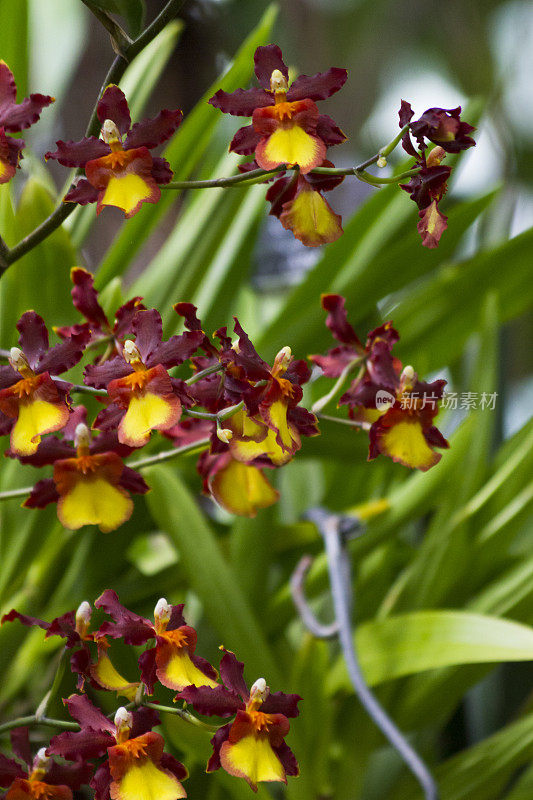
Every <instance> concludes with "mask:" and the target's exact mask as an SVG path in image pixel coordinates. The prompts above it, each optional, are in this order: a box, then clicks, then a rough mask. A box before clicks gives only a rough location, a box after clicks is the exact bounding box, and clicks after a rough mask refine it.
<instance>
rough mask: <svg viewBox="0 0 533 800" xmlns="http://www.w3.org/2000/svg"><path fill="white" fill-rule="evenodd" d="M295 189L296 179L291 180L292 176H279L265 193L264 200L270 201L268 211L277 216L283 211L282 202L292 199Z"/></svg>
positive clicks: (296, 188)
mask: <svg viewBox="0 0 533 800" xmlns="http://www.w3.org/2000/svg"><path fill="white" fill-rule="evenodd" d="M297 191H298V181H293V180H292V178H287V177H285V178H280V179H279V180H277V181H276V182H275V183H273V184H272V186H271V187H270V188H269V190H268V191H267V193H266V195H265V200H268V202H269V203H272V206H271V208H270V212H269V213H270V214H272V216H274V217H279V216H280V214H282V213H283V205H284V203H288V202H290V201H291V200H294V198H295V196H296V193H297Z"/></svg>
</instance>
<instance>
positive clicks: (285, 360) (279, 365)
mask: <svg viewBox="0 0 533 800" xmlns="http://www.w3.org/2000/svg"><path fill="white" fill-rule="evenodd" d="M291 361H292V350H291V348H290V347H289V346H288V345H286V346H285V347H282V348H281V350H280V351H279V353H278V354H277V356H276V358H275V359H274V366H273V367H272V374H273V375H279V374H280V373H281V374H283V373H284V372H286V371H287V369H288V366H289V364H290V363H291Z"/></svg>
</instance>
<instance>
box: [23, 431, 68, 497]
mask: <svg viewBox="0 0 533 800" xmlns="http://www.w3.org/2000/svg"><path fill="white" fill-rule="evenodd" d="M67 424H68V423H67ZM7 455H8V456H9V457H10V458H18V460H19V461H20V462H21V464H31V465H32V467H45V466H47V465H48V464H53V463H54V461H57V460H58V459H59V458H72V456H75V455H76V452H75V450H74V448H73V447H72V445H70V444H69V443H68V442H66V441H65V440H64V439H58V438H57V436H46V437H45V438H44V439H43V440H42V442H41V443H40V444H39V447H38V448H37V452H36V453H33V455H31V456H18V455H15V454H14V453H12V452H11V451H8V453H7ZM35 488H36V487H35Z"/></svg>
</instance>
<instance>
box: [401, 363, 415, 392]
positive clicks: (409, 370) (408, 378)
mask: <svg viewBox="0 0 533 800" xmlns="http://www.w3.org/2000/svg"><path fill="white" fill-rule="evenodd" d="M415 378H416V372H415V371H414V369H413V367H412V366H411V365H410V364H409V365H408V366H407V367H404V368H403V370H402V374H401V375H400V382H401V383H402V384H403V385H404V386H405V387H407V386H409V387H412V385H413V383H414V381H415Z"/></svg>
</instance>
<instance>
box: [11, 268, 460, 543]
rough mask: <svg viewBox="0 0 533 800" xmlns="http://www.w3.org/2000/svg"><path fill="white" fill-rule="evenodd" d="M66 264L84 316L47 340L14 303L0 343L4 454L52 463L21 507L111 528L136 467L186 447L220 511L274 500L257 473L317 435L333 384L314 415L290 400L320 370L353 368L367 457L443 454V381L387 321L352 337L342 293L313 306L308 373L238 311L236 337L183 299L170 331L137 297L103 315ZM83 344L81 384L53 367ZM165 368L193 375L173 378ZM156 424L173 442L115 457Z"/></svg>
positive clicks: (343, 401) (138, 479)
mask: <svg viewBox="0 0 533 800" xmlns="http://www.w3.org/2000/svg"><path fill="white" fill-rule="evenodd" d="M71 274H72V280H73V284H74V285H73V289H72V297H73V302H74V306H75V308H76V309H77V310H78V311H79V312H80V313H81V314H82V315H83V316H84V317H85V320H86V321H85V322H83V323H81V324H76V325H72V326H69V327H57V328H55V331H56V333H57V334H58V336H59V337H60V339H61V341H60V342H59V343H58V344H56V345H55V346H53V347H50V346H49V338H48V331H47V328H46V326H45V323H44V321H43V319H42V318H41V317H40V316H39V315H38V314H36V313H35V312H34V311H27V312H25V313H24V314H23V315H22V317H21V318H20V320H19V321H18V323H17V328H18V331H19V334H20V335H19V340H18V343H19V346H18V347H12V348H11V350H10V351H6V352H7V360H8V362H9V363H8V364H6V365H5V366H0V434H2V435H9V437H10V440H9V443H10V446H9V449H8V450H7V451H6V455H7V456H8V457H10V458H16V459H18V460H19V461H20V462H22V463H23V464H30V465H32V466H34V467H39V468H41V467H45V466H50V465H52V466H53V474H52V476H51V477H45V478H43V479H41V480H39V481H38V482H37V483H36V484H35V486H34V487H33V488H32V489H31V490H30V489H28V490H27V491H28V493H29V496H28V497H27V499H26V500H25V502H24V506H25V507H26V508H43V507H44V506H46V505H48V504H49V503H57V514H58V517H59V520H60V521H61V523H62V524H63V525H64V527H66V528H70V529H73V530H76V529H78V528H80V527H82V526H83V525H98V526H99V527H100V529H101V530H102V531H104V532H108V531H111V530H114V529H115V528H117V527H118V526H119V525H121V524H122V523H123V522H125V521H126V520H127V519H129V517H130V516H131V514H132V511H133V502H132V500H131V497H130V494H131V493H133V494H144V493H145V492H147V491H148V489H149V486H148V485H147V483H146V482H145V480H144V479H143V477H142V476H141V475H140V473H139V472H138V471H137V469H135V468H133V467H137V468H141V467H142V466H146V465H149V464H150V463H153V462H154V461H157V460H161V458H162V457H163V458H166V457H168V458H171V457H173V456H177V455H180V454H182V453H184V452H189V451H200V453H201V454H200V457H199V460H198V471H199V473H200V475H201V476H202V478H203V481H204V490H205V492H206V493H207V494H208V495H210V496H211V497H212V498H213V499H214V500H215V501H216V502H217V503H218V504H219V505H220V506H222V507H223V508H225V509H226V510H227V511H229V512H231V513H234V514H240V515H244V516H254V515H255V514H256V513H257V511H258V509H261V508H265V507H267V506H269V505H271V504H272V503H275V502H276V500H277V499H278V492H277V491H276V490H275V489H274V487H273V486H272V485H271V483H270V482H269V480H268V478H267V477H266V474H267V473H268V470H272V469H276V468H279V467H282V466H283V465H284V464H286V463H288V462H289V461H290V460H291V459H292V457H293V456H294V454H295V453H296V452H297V451H298V450H299V449H300V447H301V444H302V436H316V435H318V434H319V429H318V419H317V416H316V414H315V413H313V411H315V412H317V414H318V415H319V416H320V413H319V412H320V410H321V409H322V408H323V407H324V405H325V402H324V400H329V399H330V397H331V392H330V393H328V395H326V396H325V398H322V399H321V400H319V401H317V402H316V403H315V404H314V406H313V408H312V410H311V411H309V410H307V409H306V408H305V407H304V406H302V405H301V402H302V397H303V386H304V385H305V384H306V383H307V382H308V381H309V380H310V379H311V377H318V374H319V373H320V372H322V373H323V375H324V376H326V377H327V378H336V379H337V383H336V384H335V386H336V387H338V386H341V385H342V384H343V383H344V381H345V380H346V379H347V378H348V377H349V376H351V374H352V372H354V371H356V370H357V374H356V375H355V377H354V378H353V381H352V383H351V386H350V387H349V389H348V391H347V392H346V393H345V394H343V395H342V396H341V398H340V401H339V403H340V405H347V406H348V414H349V420H350V422H351V424H352V425H353V426H354V427H356V428H361V429H363V430H367V431H368V433H369V437H370V450H369V458H375V457H376V456H377V455H379V454H380V453H382V454H384V455H387V456H389V457H391V458H392V459H393V460H394V461H398V462H400V463H402V464H404V465H406V466H408V467H413V468H418V469H421V470H427V469H429V468H430V467H432V466H433V465H434V464H436V463H437V461H438V460H439V459H440V457H441V456H440V454H439V453H437V452H436V451H435V449H434V448H435V447H439V448H444V447H448V443H447V442H446V440H445V439H444V438H443V436H442V435H441V433H440V432H439V431H438V430H437V428H436V427H435V426H434V425H433V420H434V417H435V416H436V414H437V413H438V410H439V401H440V400H441V398H442V393H443V389H444V385H445V381H443V380H437V381H434V382H433V383H429V384H428V383H422V382H420V381H418V378H417V376H416V374H415V372H414V370H413V368H412V367H410V366H406V367H405V368H403V369H402V365H401V363H400V362H399V360H398V359H397V358H396V357H394V356H393V354H392V349H393V346H394V344H395V343H396V342H397V340H398V338H399V337H398V333H397V332H396V331H395V330H394V328H393V327H392V324H391V323H390V322H387V323H385V324H384V325H381V326H380V327H378V328H376V330H374V331H371V332H370V333H369V335H368V338H367V342H366V345H363V344H362V343H361V342H360V340H359V339H358V337H357V335H356V333H355V331H354V330H353V328H352V326H351V325H350V324H349V322H348V320H347V316H346V310H345V308H344V299H343V298H342V297H340V296H339V295H324V296H323V298H322V304H323V307H324V309H325V310H326V311H327V312H328V316H327V319H326V324H327V325H328V327H329V328H330V330H331V332H332V333H333V335H334V337H335V338H336V339H337V340H338V341H339V342H340V344H339V345H338V346H337V347H334V348H333V349H332V350H330V351H329V352H328V353H327V354H326V355H313V356H310V360H311V362H312V363H313V364H314V365H316V367H315V372H316V373H317V375H313V374H312V371H311V368H310V366H309V365H308V364H307V363H306V361H304V360H302V359H296V360H295V359H293V357H292V354H291V350H290V348H289V347H284V348H282V349H281V351H280V352H279V353H278V355H277V356H276V358H275V359H274V363H273V365H272V366H270V365H269V364H267V363H266V362H265V361H264V360H263V359H262V358H261V357H260V356H259V355H258V353H257V352H256V350H255V348H254V346H253V344H252V342H251V341H250V339H249V337H248V336H247V334H246V333H245V332H244V330H243V329H242V327H241V325H240V323H239V322H238V321H237V320H236V321H235V327H234V331H235V333H236V338H235V339H234V340H232V338H231V337H230V336H228V334H227V330H226V328H220V329H219V330H217V331H216V332H215V334H214V338H212V337H208V336H207V335H206V334H205V333H204V331H203V330H202V326H201V322H200V320H199V319H198V317H197V316H196V308H195V307H194V306H193V305H192V304H190V303H177V304H176V305H175V306H174V310H175V311H176V313H177V314H178V315H179V316H180V317H181V318H182V320H183V322H184V326H185V328H186V330H185V331H184V332H183V333H182V334H180V335H174V336H171V337H170V338H169V339H167V340H163V338H162V321H161V316H160V314H159V312H158V311H157V310H155V309H147V308H145V307H144V306H143V304H142V302H141V298H140V297H134V298H133V299H131V300H129V301H128V302H127V303H125V304H124V305H122V306H121V307H120V308H119V309H118V310H117V311H116V314H115V318H114V320H113V321H112V322H110V321H109V320H108V318H107V316H106V315H105V313H104V311H103V309H102V307H101V305H100V303H99V300H98V293H97V291H96V290H95V288H94V284H93V276H92V275H91V274H90V273H89V272H87V271H86V270H84V269H82V268H80V267H76V268H74V269H73V270H72V273H71ZM84 353H86V354H87V355H88V356H89V357H90V358H91V357H92V360H91V362H90V363H87V365H86V366H85V370H84V376H83V379H84V384H72V383H69V382H68V381H65V380H63V379H62V378H61V377H59V376H60V375H61V374H62V373H64V372H66V371H67V370H69V369H70V368H72V367H74V366H75V365H76V364H78V362H80V360H81V359H82V356H83V355H84ZM95 353H96V354H97V355H96V356H95ZM175 367H181V370H182V374H184V375H186V373H183V370H186V369H187V367H188V368H189V369H190V370H192V374H191V375H190V376H189V377H174V376H171V375H170V373H169V370H170V371H172V370H173V369H174V368H175ZM81 392H88V393H90V394H91V395H92V396H94V397H95V398H96V400H97V401H98V403H99V404H101V406H102V408H101V410H100V411H99V413H97V415H96V417H95V419H94V420H93V421H92V425H91V426H90V427H89V424H88V419H87V410H86V408H85V407H84V406H81V405H74V404H73V401H72V395H74V394H75V393H81ZM153 432H160V434H162V436H163V437H164V439H163V440H162V441H166V443H167V445H170V443H172V447H170V448H169V447H168V446H167V448H166V449H164V450H163V451H162V452H160V453H158V454H157V455H155V456H148V457H147V458H145V459H144V461H143V460H141V461H137V462H133V463H132V462H129V463H128V464H126V463H125V462H124V459H125V458H127V457H128V456H130V455H131V454H132V453H133V452H134V451H136V450H137V449H139V448H142V447H144V446H145V445H147V444H148V443H149V442H150V441H153V436H152V433H153ZM130 464H131V466H130ZM23 492H24V490H22V493H23ZM8 494H9V493H8ZM20 494H21V492H18V495H20Z"/></svg>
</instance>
